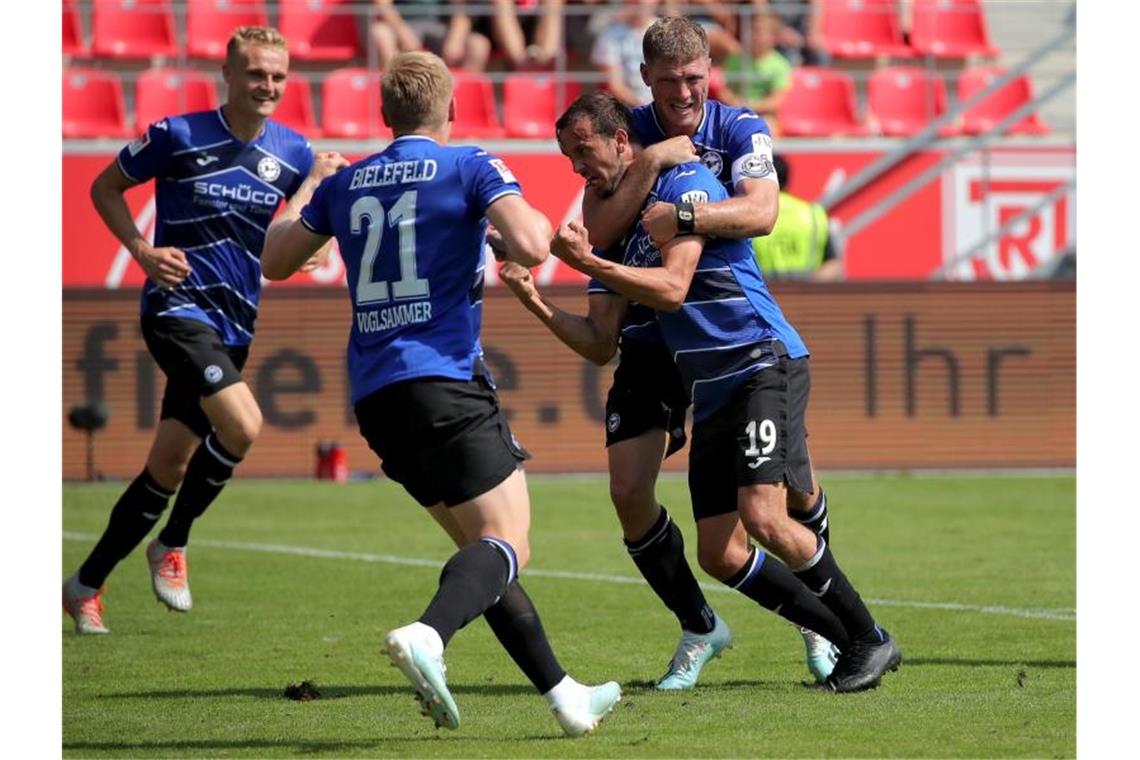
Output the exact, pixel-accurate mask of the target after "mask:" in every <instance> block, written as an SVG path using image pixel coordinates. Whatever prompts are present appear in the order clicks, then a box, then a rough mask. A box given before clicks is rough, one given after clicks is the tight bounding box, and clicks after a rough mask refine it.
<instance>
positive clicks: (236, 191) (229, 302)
mask: <svg viewBox="0 0 1140 760" xmlns="http://www.w3.org/2000/svg"><path fill="white" fill-rule="evenodd" d="M118 162H119V168H120V169H121V170H122V172H123V174H124V175H126V177H127V178H128V179H131V180H133V181H135V182H146V181H147V180H149V179H152V178H153V179H154V180H155V208H156V220H157V221H156V223H155V230H154V245H155V246H156V247H164V246H173V247H175V248H179V249H181V250H182V251H183V252H185V254H186V258H187V263H189V265H190V268H191V270H192V271H191V274H190V276H189V277H187V278H186V279H185V280H184V281H182V282H181V283H179V284H178V285H177V286H175V287H174V288H170V289H163V288H160V287H158V286H157V285H156V284H155V283H154V282H152V281H150V280H147V283H146V285H145V286H144V287H143V292H142V304H141V309H142V313H143V315H149V316H159V317H181V318H185V319H195V320H198V321H200V322H205V323H206V324H208V325H211V326H212V327H213V328H214V329H216V330H217V331H218V333H219V335H221V337H222V341H223V342H224V343H225V344H226V345H232V346H243V345H247V344H249V342H250V341H251V340H252V339H253V330H254V321H255V320H256V319H257V306H258V303H259V300H260V293H261V249H262V246H263V245H264V243H265V231H266V229H267V228H268V227H269V222H270V221H271V220H272V219H273V215H274V213H275V212H276V211H277V207H278V206H279V205H280V204H281V202H282V201H283V200H285V199H287V198H289V197H290V196H291V195H293V193H295V192H296V191H297V189H298V188H300V186H301V183H302V182H303V181H304V179H305V177H306V175H308V173H309V169H310V168H311V167H312V163H313V152H312V149H311V148H310V147H309V143H308V141H307V140H306V139H305V138H304V137H302V136H301V135H299V134H297V133H296V132H294V131H293V130H291V129H289V128H288V127H286V126H284V125H282V124H278V123H277V122H275V121H266V122H265V127H264V129H263V130H262V131H261V134H260V135H259V136H258V137H257V138H256V139H254V140H252V141H250V142H243V141H242V140H239V139H238V138H237V137H235V136H234V135H233V134H232V133H231V132H230V128H229V125H228V124H226V121H225V118H224V117H223V115H222V111H221V109H218V110H215V111H201V112H198V113H190V114H185V115H182V116H171V117H169V118H166V119H163V120H161V121H157V122H155V123H154V124H151V125H150V127H149V128H148V129H147V131H146V133H145V134H143V136H142V137H140V138H138V139H137V140H135V141H134V142H132V143H130V144H129V145H127V146H126V147H125V148H123V150H122V151H121V152H120V153H119V157H118Z"/></svg>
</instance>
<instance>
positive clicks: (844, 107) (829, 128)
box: [777, 66, 867, 137]
mask: <svg viewBox="0 0 1140 760" xmlns="http://www.w3.org/2000/svg"><path fill="white" fill-rule="evenodd" d="M777 123H778V124H779V127H780V131H781V133H782V134H785V135H799V136H804V137H827V136H831V135H865V134H867V129H866V127H864V126H863V125H862V124H861V123H860V122H859V119H858V117H857V115H856V111H855V83H854V82H853V81H852V80H851V77H850V76H849V75H847V74H845V73H843V72H841V71H836V70H834V69H825V68H815V67H811V66H802V67H800V68H798V69H793V70H792V86H791V89H789V90H788V94H787V95H786V96H785V97H784V102H783V104H782V105H781V106H780V111H779V115H778V119H777Z"/></svg>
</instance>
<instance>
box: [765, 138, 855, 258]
mask: <svg viewBox="0 0 1140 760" xmlns="http://www.w3.org/2000/svg"><path fill="white" fill-rule="evenodd" d="M772 164H773V165H774V166H775V168H776V176H777V177H778V178H779V180H780V188H781V189H780V215H779V216H778V217H777V218H776V226H775V227H773V228H772V232H771V234H768V235H764V236H762V237H755V238H752V250H753V252H754V253H755V254H756V262H757V263H758V264H759V265H760V271H761V272H763V273H764V277H766V278H767V279H769V280H841V279H843V260H842V259H840V258H839V256H838V254H837V252H836V246H835V244H834V242H833V240H832V236H831V234H830V230H829V229H828V220H827V212H826V211H824V210H823V206H821V205H819V204H818V203H812V202H810V201H805V200H804V199H802V198H797V197H796V196H794V195H792V194H791V193H789V192H787V190H785V189H784V188H786V187H787V186H788V162H787V160H785V159H784V157H783V156H780V155H774V156H772Z"/></svg>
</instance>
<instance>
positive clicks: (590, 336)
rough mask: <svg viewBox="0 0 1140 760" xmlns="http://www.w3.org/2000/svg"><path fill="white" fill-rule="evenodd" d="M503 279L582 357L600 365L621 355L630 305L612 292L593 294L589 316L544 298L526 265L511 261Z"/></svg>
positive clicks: (501, 270)
mask: <svg viewBox="0 0 1140 760" xmlns="http://www.w3.org/2000/svg"><path fill="white" fill-rule="evenodd" d="M499 279H501V280H502V281H503V282H505V283H506V284H507V287H509V288H510V289H511V292H513V293H514V294H515V296H517V297H518V299H519V301H520V302H522V305H523V306H525V307H526V308H527V311H529V312H530V313H531V314H534V315H535V316H536V317H538V318H539V320H540V321H541V322H542V323H543V324H544V325H546V327H547V328H548V329H549V330H550V331H551V332H552V333H554V334H555V335H556V336H557V337H558V339H559V340H561V341H562V342H563V343H565V344H566V345H567V346H569V347H570V348H572V349H573V350H574V351H575V352H576V353H578V354H579V355H580V356H582V358H584V359H586V360H587V361H591V362H593V363H594V364H597V365H599V366H601V365H603V364H605V363H606V362H608V361H609V360H610V359H612V358H613V356H614V354H615V353H617V347H618V336H619V335H620V334H621V322H622V319H623V318H624V317H625V309H626V305H627V304H628V303H629V302H628V301H627V300H626V299H625V298H623V297H622V296H619V295H616V294H611V293H591V294H590V296H589V304H590V305H589V311H588V312H587V314H586V316H585V317H582V316H579V315H577V314H571V313H570V312H567V311H563V310H562V309H560V308H558V307H557V306H555V305H554V304H552V303H550V302H549V301H547V300H546V299H544V298H543V297H542V294H541V293H539V292H538V288H537V287H536V286H535V284H534V277H533V276H532V275H531V273H530V270H529V269H527V268H526V267H524V266H521V265H519V264H516V263H514V262H513V261H508V262H506V263H504V264H503V265H502V266H501V267H499Z"/></svg>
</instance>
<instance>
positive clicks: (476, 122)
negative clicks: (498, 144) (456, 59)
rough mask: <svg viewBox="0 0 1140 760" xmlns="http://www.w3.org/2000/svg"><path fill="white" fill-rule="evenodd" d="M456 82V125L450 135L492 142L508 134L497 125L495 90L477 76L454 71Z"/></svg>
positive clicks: (487, 81)
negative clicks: (490, 140) (491, 140)
mask: <svg viewBox="0 0 1140 760" xmlns="http://www.w3.org/2000/svg"><path fill="white" fill-rule="evenodd" d="M452 78H453V79H454V80H455V123H454V124H452V125H451V136H452V137H458V138H474V139H488V138H490V139H494V138H498V137H505V136H506V134H507V132H506V130H505V129H503V127H502V125H501V124H499V115H498V113H497V112H496V110H495V87H494V85H493V84H491V80H490V79H487V78H486V77H484V76H481V75H479V74H472V73H470V72H465V71H453V72H452Z"/></svg>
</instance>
